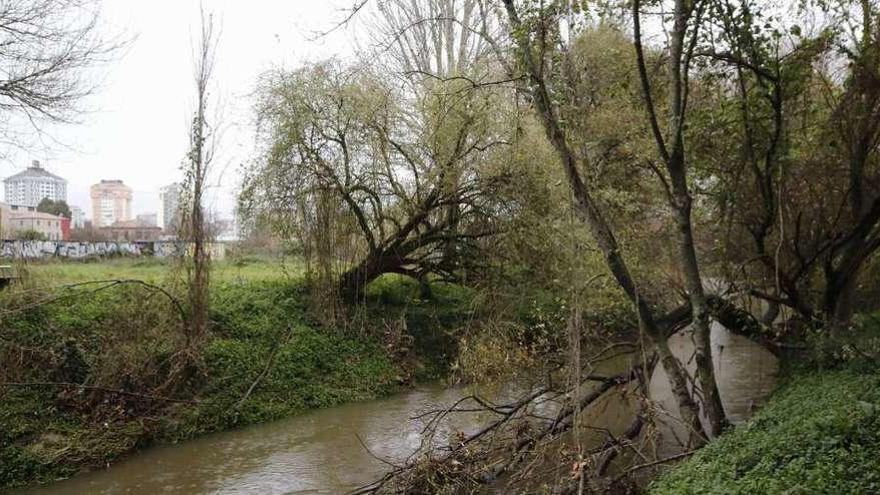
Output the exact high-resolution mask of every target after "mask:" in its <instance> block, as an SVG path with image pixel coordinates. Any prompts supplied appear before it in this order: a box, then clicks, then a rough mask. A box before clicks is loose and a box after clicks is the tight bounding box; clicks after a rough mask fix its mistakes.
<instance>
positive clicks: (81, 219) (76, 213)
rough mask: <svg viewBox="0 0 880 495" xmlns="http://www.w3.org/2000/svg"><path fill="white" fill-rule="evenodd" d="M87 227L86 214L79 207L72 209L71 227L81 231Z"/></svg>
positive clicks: (72, 207)
mask: <svg viewBox="0 0 880 495" xmlns="http://www.w3.org/2000/svg"><path fill="white" fill-rule="evenodd" d="M85 226H86V214H85V212H84V211H83V210H82V208H80V207H79V206H71V207H70V227H71V228H74V229H81V228H83V227H85Z"/></svg>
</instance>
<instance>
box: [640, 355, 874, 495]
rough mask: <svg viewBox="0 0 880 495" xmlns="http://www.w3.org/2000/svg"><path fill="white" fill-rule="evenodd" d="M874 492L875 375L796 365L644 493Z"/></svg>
mask: <svg viewBox="0 0 880 495" xmlns="http://www.w3.org/2000/svg"><path fill="white" fill-rule="evenodd" d="M878 491H880V374H878V372H877V369H876V367H875V368H874V371H871V372H857V371H852V370H838V371H802V372H798V373H796V374H794V375H793V376H789V377H788V378H787V380H786V382H785V383H784V384H783V385H782V386H781V388H780V389H779V390H778V391H777V392H776V393H775V394H774V395H773V396H772V397H771V399H770V401H769V403H768V404H767V405H766V406H765V407H764V409H762V410H761V411H760V412H758V414H756V415H755V417H754V418H753V419H752V420H751V421H749V422H748V423H746V424H744V425H742V426H739V427H737V428H736V429H735V430H734V431H732V432H730V433H728V434H725V435H723V436H722V437H720V438H719V439H717V440H715V441H713V442H711V443H710V444H709V445H708V446H706V447H705V448H703V449H702V450H701V451H700V452H698V453H697V454H696V455H694V457H693V458H691V459H690V460H688V461H686V462H685V463H683V464H682V465H680V466H678V467H676V468H675V469H673V470H671V471H669V472H668V473H666V474H665V475H663V476H662V477H661V478H660V479H659V480H657V481H656V482H655V483H654V484H653V485H652V486H651V490H650V493H652V494H675V495H680V494H689V493H717V494H722V493H723V494H753V493H764V494H774V493H780V494H781V493H786V494H795V493H797V494H800V493H803V494H807V493H810V494H812V493H852V494H869V493H877V492H878Z"/></svg>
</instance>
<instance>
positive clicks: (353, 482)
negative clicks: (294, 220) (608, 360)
mask: <svg viewBox="0 0 880 495" xmlns="http://www.w3.org/2000/svg"><path fill="white" fill-rule="evenodd" d="M671 345H672V348H673V351H674V352H675V353H676V354H677V355H678V356H679V357H680V358H682V359H683V360H684V361H687V360H688V356H689V354H690V352H691V349H692V346H691V345H690V340H689V338H688V336H687V334H679V335H676V336H675V337H673V339H672V342H671ZM712 345H713V351H714V354H715V355H716V357H717V359H716V362H715V371H716V376H717V378H718V383H719V389H720V393H721V397H722V402H723V403H724V407H725V410H726V411H727V412H728V415H729V416H730V417H731V419H732V420H733V421H734V422H739V421H742V420H744V419H746V418H747V417H748V416H749V415H750V413H751V411H752V410H753V409H754V408H755V407H757V406H758V405H759V404H760V402H761V401H762V400H763V399H764V398H765V397H766V395H767V394H768V393H769V392H770V391H771V390H772V388H773V386H774V384H775V381H776V373H777V371H778V364H777V362H776V359H775V357H773V355H772V354H770V353H769V352H767V351H766V350H764V349H763V348H761V347H759V346H758V345H756V344H754V343H753V342H751V341H749V340H748V339H745V338H743V337H739V336H737V335H733V334H731V333H730V332H728V331H726V330H724V329H723V328H722V327H720V326H717V325H716V326H715V327H713V331H712ZM524 388H527V387H524V386H523V385H522V384H518V385H511V384H506V385H503V386H499V387H490V388H486V387H482V388H481V389H480V390H476V392H479V393H480V394H481V395H484V396H489V397H494V398H496V399H497V400H499V401H503V400H504V398H507V397H514V396H516V395H518V394H519V393H521V392H522V390H523V389H524ZM474 392H475V390H473V389H470V388H466V387H443V386H441V385H439V384H435V385H429V386H420V387H417V388H415V389H413V390H411V391H408V392H405V393H402V394H399V395H396V396H393V397H388V398H385V399H381V400H375V401H370V402H360V403H354V404H347V405H342V406H338V407H333V408H328V409H322V410H316V411H311V412H307V413H305V414H302V415H299V416H295V417H291V418H288V419H284V420H280V421H275V422H271V423H266V424H261V425H255V426H250V427H246V428H242V429H239V430H233V431H227V432H222V433H216V434H211V435H206V436H204V437H200V438H197V439H194V440H191V441H187V442H183V443H180V444H177V445H166V446H159V447H154V448H150V449H147V450H144V451H143V452H140V453H138V454H136V455H134V456H132V457H130V458H128V459H126V460H123V461H121V462H118V463H116V464H114V465H112V466H110V467H109V468H108V469H104V470H100V471H93V472H91V473H86V474H83V475H80V476H77V477H75V478H72V479H70V480H65V481H61V482H58V483H54V484H51V485H47V486H42V487H33V488H29V489H24V490H19V491H17V492H15V493H18V494H45V495H49V494H52V495H60V494H71V495H72V494H77V495H79V494H86V493H87V494H117V493H118V494H133V495H147V494H150V495H152V494H161V493H187V494H200V493H214V494H233V493H259V494H337V493H344V492H346V491H348V490H351V489H353V488H355V487H357V486H360V485H362V484H364V483H367V482H369V481H372V480H373V479H375V478H377V477H378V476H381V475H382V474H383V473H384V472H385V471H386V470H388V468H389V465H388V464H386V463H385V462H384V461H383V460H380V459H391V460H392V461H394V462H398V461H400V460H402V459H404V458H405V457H406V456H408V455H409V454H410V453H412V452H413V451H415V450H416V449H418V448H419V446H420V442H421V441H422V436H421V431H422V428H423V422H422V421H419V420H411V419H410V418H412V417H413V416H416V415H418V414H420V413H422V412H425V411H429V410H432V409H436V408H444V407H447V406H449V405H450V404H451V403H453V402H454V401H456V400H457V399H459V398H461V397H463V396H465V395H469V394H471V393H474ZM650 394H651V396H652V399H654V401H656V402H657V403H658V404H659V405H661V406H663V407H666V408H667V409H668V410H669V411H670V412H669V417H670V420H669V421H668V424H667V426H666V427H667V428H669V429H673V430H674V429H675V428H676V427H675V421H674V417H675V407H674V403H673V402H672V398H671V396H670V394H669V390H668V384H667V383H666V379H665V377H664V376H661V373H655V375H654V376H653V377H652V380H651V384H650ZM486 420H487V418H486V417H484V416H480V415H475V414H462V415H453V419H451V420H450V422H447V423H445V424H444V425H443V428H442V429H441V431H440V432H439V435H438V437H440V438H441V441H442V439H443V437H446V436H448V435H449V434H451V433H452V432H455V431H464V432H469V431H474V430H476V429H477V428H479V426H480V425H481V424H483V423H484V422H485V421H486ZM364 445H366V446H367V447H368V448H369V450H370V452H368V451H367V449H365V448H364ZM670 449H673V447H670Z"/></svg>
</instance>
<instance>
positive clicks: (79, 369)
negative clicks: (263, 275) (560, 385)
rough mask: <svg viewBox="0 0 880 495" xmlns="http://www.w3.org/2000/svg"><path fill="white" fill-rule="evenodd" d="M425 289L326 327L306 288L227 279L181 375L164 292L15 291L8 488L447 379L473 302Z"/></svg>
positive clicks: (5, 427) (3, 474) (2, 454)
mask: <svg viewBox="0 0 880 495" xmlns="http://www.w3.org/2000/svg"><path fill="white" fill-rule="evenodd" d="M415 290H417V288H414V287H412V286H411V285H410V284H406V283H401V281H400V280H390V281H385V282H383V283H382V284H377V286H376V287H373V288H371V291H370V293H369V294H368V299H367V304H366V305H365V306H364V308H363V309H362V310H361V312H360V314H359V315H354V316H353V317H352V318H351V319H350V320H347V323H346V325H342V324H340V325H338V326H334V325H327V324H324V325H322V324H318V323H317V322H316V321H315V320H314V319H313V317H312V316H311V313H310V311H309V310H308V309H307V308H306V304H305V301H306V300H307V299H308V298H307V297H306V289H305V284H304V283H303V282H301V281H291V280H258V281H251V282H240V281H239V282H235V281H231V280H221V281H218V282H217V283H215V284H214V285H213V287H212V292H211V297H212V300H211V308H210V318H211V321H212V324H211V332H210V336H209V337H208V338H207V339H206V341H205V342H204V343H203V344H202V345H200V346H199V350H198V355H197V356H195V359H191V361H194V364H191V365H190V366H189V368H187V369H180V368H179V367H177V368H176V367H175V363H177V362H179V361H180V355H179V351H178V350H179V349H180V347H181V341H180V338H181V337H180V333H181V332H179V325H180V317H179V314H178V313H177V311H176V308H175V307H174V305H173V304H172V303H171V302H170V300H169V299H168V298H167V297H166V296H165V295H164V294H163V293H162V292H160V291H157V290H155V289H154V288H151V287H147V286H142V285H139V284H121V285H111V286H109V287H105V286H103V285H101V286H93V285H88V284H87V285H83V286H77V287H75V288H72V289H61V290H55V291H46V290H43V289H39V288H37V287H30V288H29V289H26V288H19V289H17V290H9V291H6V293H4V294H0V295H2V297H3V301H2V304H3V305H2V307H3V308H4V313H3V314H2V316H0V318H2V320H0V362H2V363H3V366H0V375H2V381H3V383H4V384H6V385H7V386H5V387H3V388H2V389H0V488H2V487H10V486H17V485H22V484H26V483H31V482H48V481H52V480H55V479H58V478H63V477H68V476H70V475H72V474H74V473H76V472H77V471H80V470H82V469H88V468H94V467H101V466H105V465H107V464H109V463H111V462H113V461H115V460H116V459H118V458H119V457H121V456H123V455H125V454H127V453H130V452H132V451H133V450H135V449H138V448H141V447H143V446H147V445H150V444H153V443H166V442H176V441H180V440H184V439H187V438H192V437H194V436H197V435H200V434H203V433H207V432H211V431H219V430H224V429H229V428H233V427H236V426H240V425H244V424H249V423H256V422H262V421H268V420H272V419H277V418H281V417H284V416H289V415H291V414H295V413H297V412H300V411H304V410H307V409H312V408H319V407H327V406H331V405H335V404H340V403H343V402H350V401H356V400H364V399H369V398H375V397H380V396H383V395H387V394H389V393H391V392H393V391H395V390H398V389H399V388H400V386H401V384H403V383H406V382H409V381H411V380H416V379H429V378H432V377H436V376H438V375H441V374H443V373H444V372H445V370H447V369H448V367H449V363H450V362H452V361H453V359H454V356H455V348H454V341H455V339H454V337H453V336H452V334H453V332H452V330H451V329H452V328H453V327H454V326H455V325H457V324H459V323H460V319H461V318H462V316H461V315H463V314H466V312H464V313H463V312H461V311H460V307H459V306H460V305H461V304H462V302H461V301H462V300H463V299H464V298H465V297H466V296H467V294H466V293H465V292H463V290H462V289H460V288H457V287H455V286H448V287H442V286H438V287H437V289H436V290H435V294H434V297H433V298H432V300H431V301H422V300H419V299H417V298H414V297H413V295H412V293H413V291H415ZM352 322H357V323H358V325H360V329H357V328H355V326H356V325H354V324H353V323H352ZM394 322H400V323H399V325H400V326H401V328H400V329H398V330H395V329H394V327H395V325H396V324H395V323H394ZM395 332H396V333H397V335H395ZM172 382H173V383H172ZM66 384H67V385H66ZM69 384H84V385H85V387H81V386H73V385H69Z"/></svg>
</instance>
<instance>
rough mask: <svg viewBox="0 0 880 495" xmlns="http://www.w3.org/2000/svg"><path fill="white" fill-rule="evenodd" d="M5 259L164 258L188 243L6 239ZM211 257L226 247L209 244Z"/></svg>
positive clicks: (218, 255)
mask: <svg viewBox="0 0 880 495" xmlns="http://www.w3.org/2000/svg"><path fill="white" fill-rule="evenodd" d="M2 242H3V249H2V251H0V257H2V258H27V259H37V258H53V257H57V258H71V259H83V258H100V257H106V256H156V257H159V258H164V257H166V256H174V255H178V254H181V253H183V250H184V249H188V248H189V245H188V244H185V243H182V242H166V241H163V242H147V241H144V242H69V241H13V240H5V241H2ZM208 247H209V250H210V253H211V258H213V259H215V260H219V259H223V257H224V255H225V254H226V246H225V245H224V244H220V243H213V244H209V246H208Z"/></svg>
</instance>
